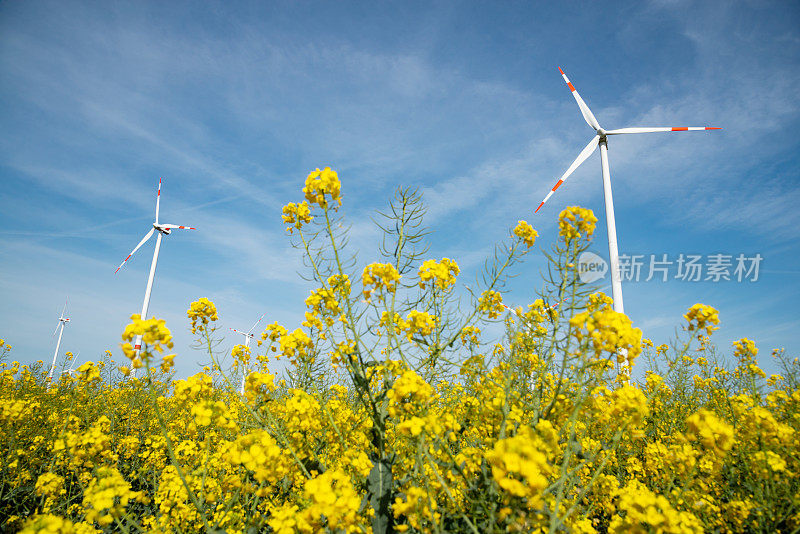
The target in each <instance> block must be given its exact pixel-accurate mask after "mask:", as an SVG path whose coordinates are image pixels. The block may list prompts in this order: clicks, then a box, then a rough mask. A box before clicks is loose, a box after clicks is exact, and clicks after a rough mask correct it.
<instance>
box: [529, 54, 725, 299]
mask: <svg viewBox="0 0 800 534" xmlns="http://www.w3.org/2000/svg"><path fill="white" fill-rule="evenodd" d="M558 71H559V72H560V73H561V76H562V77H563V78H564V81H565V82H566V84H567V87H569V90H570V91H572V96H574V97H575V101H576V102H577V103H578V107H579V108H580V110H581V114H582V115H583V118H584V120H586V123H587V124H588V125H589V126H591V127H592V129H594V130H595V132H596V133H597V135H595V136H594V138H593V139H592V140H591V141H589V144H588V145H586V147H585V148H584V149H583V150H582V151H581V153H580V154H578V157H577V158H575V161H573V162H572V165H570V166H569V168H568V169H567V171H566V172H565V173H564V174H563V175H561V178H559V180H558V182H556V185H554V186H553V189H551V190H550V192H549V193H547V196H546V197H544V200H542V203H541V204H539V207H538V208H536V211H534V213H536V212H537V211H539V209H541V207H542V206H544V203H545V202H547V201H548V200H549V199H550V197H551V196H553V193H555V192H556V189H558V188H559V187H560V186H561V184H563V183H564V181H565V180H566V179H567V178H569V175H571V174H572V173H573V172H574V171H575V169H577V168H578V167H579V166H580V164H581V163H583V162H584V161H585V160H586V158H588V157H589V156H591V155H592V154H593V153H594V151H595V149H596V148H597V147H598V146H599V147H600V164H601V167H602V170H603V196H604V198H605V206H606V225H607V229H608V256H609V259H610V260H611V294H612V298H613V300H614V311H616V312H619V313H625V308H624V306H623V304H622V280H621V279H620V272H619V252H618V250H617V226H616V222H615V220H614V200H613V198H612V196H611V172H610V171H609V169H608V139H607V136H609V135H620V134H638V133H654V132H687V131H701V130H721V129H722V128H715V127H711V126H678V127H669V126H667V127H655V128H620V129H618V130H604V129H603V128H602V127H601V126H600V123H599V122H597V119H596V118H595V117H594V115H593V114H592V111H591V110H590V109H589V106H587V105H586V102H584V101H583V99H582V98H581V95H579V94H578V91H576V90H575V86H574V85H572V83H570V81H569V78H567V75H566V74H564V71H563V70H561V68H560V67H559V69H558Z"/></svg>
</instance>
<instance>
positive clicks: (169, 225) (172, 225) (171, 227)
mask: <svg viewBox="0 0 800 534" xmlns="http://www.w3.org/2000/svg"><path fill="white" fill-rule="evenodd" d="M159 226H160V227H161V228H170V229H177V230H197V228H193V227H191V226H179V225H177V224H159Z"/></svg>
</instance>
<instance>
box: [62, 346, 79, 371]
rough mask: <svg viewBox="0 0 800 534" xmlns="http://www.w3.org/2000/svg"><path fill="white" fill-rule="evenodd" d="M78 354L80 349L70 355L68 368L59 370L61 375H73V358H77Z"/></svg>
mask: <svg viewBox="0 0 800 534" xmlns="http://www.w3.org/2000/svg"><path fill="white" fill-rule="evenodd" d="M80 355H81V351H78V352H76V353H75V355H74V356H73V357H72V361H71V362H70V363H69V369H67V370H65V371H62V372H61V375H62V376H63V375H70V376H72V375H74V374H75V373H76V371H75V369H73V367H74V366H75V360H77V359H78V356H80Z"/></svg>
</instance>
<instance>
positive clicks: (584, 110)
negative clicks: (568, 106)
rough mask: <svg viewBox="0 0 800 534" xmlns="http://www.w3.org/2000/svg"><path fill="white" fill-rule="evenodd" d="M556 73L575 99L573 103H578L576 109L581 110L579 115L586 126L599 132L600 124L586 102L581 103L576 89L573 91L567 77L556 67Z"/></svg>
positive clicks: (572, 86)
mask: <svg viewBox="0 0 800 534" xmlns="http://www.w3.org/2000/svg"><path fill="white" fill-rule="evenodd" d="M558 72H560V73H561V77H562V78H564V81H565V82H566V83H567V87H569V90H570V91H572V96H573V97H575V102H577V103H578V107H579V108H580V109H581V114H582V115H583V119H584V120H585V121H586V124H588V125H589V126H591V127H592V128H594V129H595V131H599V130H600V123H599V122H597V119H596V118H595V117H594V114H593V113H592V110H590V109H589V106H587V105H586V102H584V101H583V99H582V98H581V95H580V94H578V91H577V89H575V86H574V85H572V82H570V81H569V78H567V75H566V74H564V71H563V70H561V67H558Z"/></svg>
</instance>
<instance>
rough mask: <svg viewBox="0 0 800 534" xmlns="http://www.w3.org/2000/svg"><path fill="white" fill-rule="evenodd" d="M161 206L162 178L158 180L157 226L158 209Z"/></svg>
mask: <svg viewBox="0 0 800 534" xmlns="http://www.w3.org/2000/svg"><path fill="white" fill-rule="evenodd" d="M160 205H161V177H159V178H158V193H157V194H156V224H158V209H159V207H160Z"/></svg>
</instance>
